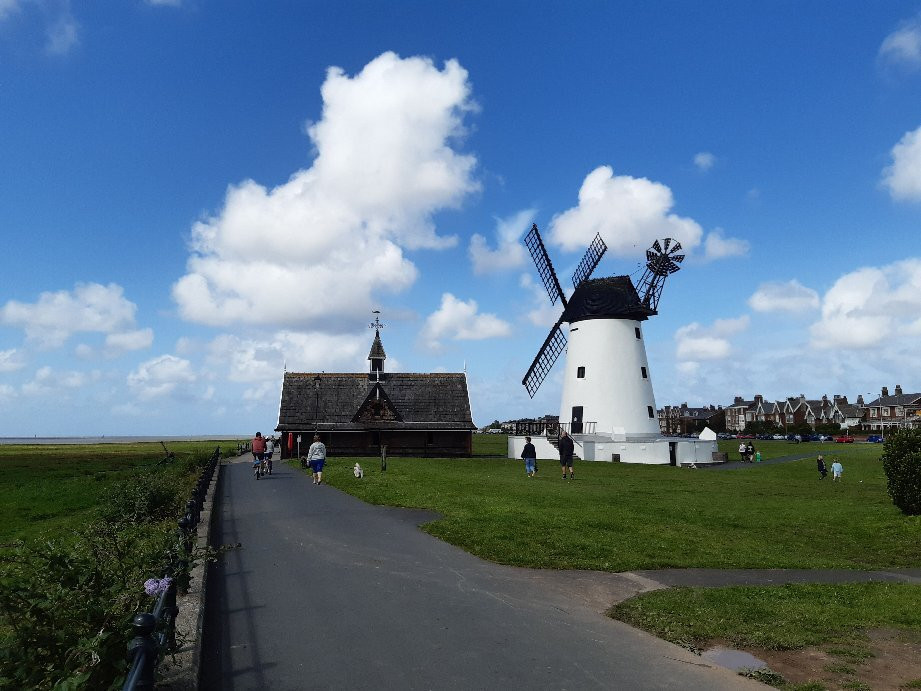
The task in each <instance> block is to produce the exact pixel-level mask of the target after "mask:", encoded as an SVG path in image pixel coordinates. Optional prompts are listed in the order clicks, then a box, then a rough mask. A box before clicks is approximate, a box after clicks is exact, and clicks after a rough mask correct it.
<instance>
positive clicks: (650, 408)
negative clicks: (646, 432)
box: [646, 405, 656, 418]
mask: <svg viewBox="0 0 921 691" xmlns="http://www.w3.org/2000/svg"><path fill="white" fill-rule="evenodd" d="M646 412H647V413H649V417H651V418H653V417H655V416H656V414H655V412H654V411H653V409H652V406H651V405H648V406H646Z"/></svg>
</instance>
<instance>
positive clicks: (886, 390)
mask: <svg viewBox="0 0 921 691" xmlns="http://www.w3.org/2000/svg"><path fill="white" fill-rule="evenodd" d="M881 395H883V396H888V395H889V387H888V386H884V387H883V393H882V394H881Z"/></svg>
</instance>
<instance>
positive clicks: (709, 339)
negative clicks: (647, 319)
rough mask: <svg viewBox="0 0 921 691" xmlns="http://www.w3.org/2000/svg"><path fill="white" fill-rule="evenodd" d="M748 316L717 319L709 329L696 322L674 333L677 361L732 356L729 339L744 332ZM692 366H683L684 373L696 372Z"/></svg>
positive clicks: (747, 324) (716, 358)
mask: <svg viewBox="0 0 921 691" xmlns="http://www.w3.org/2000/svg"><path fill="white" fill-rule="evenodd" d="M749 322H750V319H749V317H748V315H743V316H741V317H737V318H735V319H717V320H716V321H714V322H713V324H712V325H711V326H709V327H707V326H703V325H701V324H700V323H698V322H693V323H691V324H687V325H686V326H682V327H681V328H679V329H678V330H676V331H675V341H676V342H677V346H676V350H675V353H676V355H677V358H678V360H679V361H687V362H692V363H698V362H699V361H700V360H723V359H726V358H727V357H729V356H730V355H731V354H732V344H731V343H730V342H729V337H730V336H733V335H735V334H737V333H740V332H742V331H745V330H746V329H747V328H748V326H749ZM696 369H697V368H696V367H695V366H694V365H685V371H686V372H687V371H696Z"/></svg>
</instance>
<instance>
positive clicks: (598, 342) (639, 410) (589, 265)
mask: <svg viewBox="0 0 921 691" xmlns="http://www.w3.org/2000/svg"><path fill="white" fill-rule="evenodd" d="M525 245H526V246H527V248H528V250H529V251H530V253H531V257H532V258H533V259H534V263H535V264H536V265H537V271H538V274H539V275H540V277H541V280H542V281H543V283H544V287H545V288H546V289H547V293H548V295H549V296H550V302H551V304H555V303H556V301H557V300H559V301H560V302H561V303H562V306H563V312H562V314H561V315H560V318H559V319H558V320H557V322H556V324H554V325H553V328H552V329H550V334H549V335H548V336H547V338H546V340H545V341H544V344H543V345H542V346H541V348H540V350H539V351H538V353H537V356H536V357H535V358H534V361H533V362H532V363H531V367H530V368H529V369H528V372H527V374H526V375H525V376H524V379H522V382H521V383H522V384H524V386H525V388H527V390H528V393H529V394H530V396H531V397H532V398H533V397H534V394H535V393H536V392H537V389H538V388H539V387H540V385H541V383H542V382H543V381H544V379H545V378H546V377H547V375H548V374H549V373H550V370H551V368H552V367H553V364H554V363H555V362H556V360H557V358H559V356H560V355H561V354H562V352H563V351H564V350H567V355H566V368H565V371H564V374H563V396H562V401H561V403H560V423H561V425H562V427H563V429H569V431H570V432H571V433H572V434H574V435H579V434H583V435H600V436H604V437H607V438H610V439H615V438H618V439H622V440H628V441H629V440H631V439H633V440H643V439H651V438H655V437H659V436H660V432H659V423H658V420H657V418H656V403H655V398H654V396H653V392H652V381H651V380H650V377H649V363H648V361H647V359H646V346H645V343H644V342H643V331H642V328H641V325H642V322H643V321H645V320H646V319H648V318H649V317H651V316H654V315H656V314H657V309H658V306H659V298H660V297H661V295H662V288H663V287H664V284H665V279H666V277H667V276H669V275H670V274H673V273H675V272H676V271H678V269H679V268H680V267H679V266H678V265H679V264H680V263H681V262H682V261H683V260H684V255H681V254H678V252H679V251H680V250H681V243H679V242H677V241H675V240H672V239H671V238H666V239H665V240H663V241H662V242H661V243H660V242H659V241H658V240H656V241H655V243H653V245H652V247H650V248H649V249H648V250H646V269H645V271H644V272H643V275H642V277H641V278H640V280H639V283H638V286H636V287H634V285H633V282H632V281H631V280H630V277H629V276H611V277H608V278H594V279H593V278H591V274H592V272H593V271H594V270H595V267H596V266H598V262H600V261H601V257H602V256H603V255H604V253H605V251H606V250H607V245H605V243H604V241H603V240H602V239H601V236H600V235H595V239H594V240H593V241H592V243H591V244H590V245H589V246H588V249H587V250H586V252H585V255H584V256H583V257H582V261H581V262H579V265H578V267H577V268H576V271H575V273H574V274H573V276H572V284H573V288H574V289H575V290H574V292H573V294H572V297H570V298H569V299H568V300H567V299H566V296H565V295H564V294H563V291H562V289H561V288H560V282H559V279H558V278H557V276H556V272H555V271H554V269H553V264H552V263H551V262H550V257H549V256H548V255H547V249H546V248H545V247H544V243H543V240H542V239H541V237H540V233H539V232H538V230H537V225H534V226H532V227H531V231H530V232H529V233H528V234H527V236H526V237H525ZM564 322H565V323H567V324H569V342H568V349H567V339H566V336H565V334H564V333H563V330H562V329H561V325H562V324H563V323H564Z"/></svg>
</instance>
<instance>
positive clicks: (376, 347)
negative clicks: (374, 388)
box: [368, 310, 387, 381]
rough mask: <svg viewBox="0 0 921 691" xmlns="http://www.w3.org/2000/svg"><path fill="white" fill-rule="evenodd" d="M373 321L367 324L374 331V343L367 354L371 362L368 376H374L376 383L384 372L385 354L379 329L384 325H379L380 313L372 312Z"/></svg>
mask: <svg viewBox="0 0 921 691" xmlns="http://www.w3.org/2000/svg"><path fill="white" fill-rule="evenodd" d="M372 314H374V321H373V322H371V324H369V325H368V326H369V328H372V329H374V342H373V343H372V344H371V352H370V353H368V360H370V361H371V370H370V374H374V375H376V378H377V381H380V375H381V374H383V372H384V360H386V359H387V354H386V353H385V352H384V345H383V344H382V343H381V329H383V328H384V324H381V321H380V318H379V317H378V315H380V311H378V310H374V311H373V312H372Z"/></svg>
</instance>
